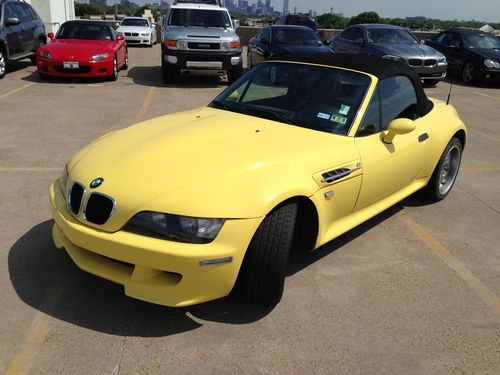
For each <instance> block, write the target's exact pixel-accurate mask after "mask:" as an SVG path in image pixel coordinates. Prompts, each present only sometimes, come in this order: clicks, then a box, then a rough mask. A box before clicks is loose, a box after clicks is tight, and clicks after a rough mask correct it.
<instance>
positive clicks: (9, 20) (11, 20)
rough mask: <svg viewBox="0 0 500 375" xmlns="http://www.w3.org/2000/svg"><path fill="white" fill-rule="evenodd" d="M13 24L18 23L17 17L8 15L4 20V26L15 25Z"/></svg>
mask: <svg viewBox="0 0 500 375" xmlns="http://www.w3.org/2000/svg"><path fill="white" fill-rule="evenodd" d="M15 25H19V18H16V17H9V18H7V21H5V26H15Z"/></svg>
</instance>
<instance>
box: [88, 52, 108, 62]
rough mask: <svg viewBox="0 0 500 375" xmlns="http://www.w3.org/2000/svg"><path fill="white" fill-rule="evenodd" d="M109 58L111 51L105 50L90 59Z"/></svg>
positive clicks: (100, 59)
mask: <svg viewBox="0 0 500 375" xmlns="http://www.w3.org/2000/svg"><path fill="white" fill-rule="evenodd" d="M108 58H109V53H107V52H103V53H100V54H98V55H94V56H92V57H91V58H90V61H102V60H107V59H108Z"/></svg>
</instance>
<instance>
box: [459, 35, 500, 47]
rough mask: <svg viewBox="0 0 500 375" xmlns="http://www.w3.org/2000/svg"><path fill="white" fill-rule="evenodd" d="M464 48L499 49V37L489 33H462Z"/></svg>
mask: <svg viewBox="0 0 500 375" xmlns="http://www.w3.org/2000/svg"><path fill="white" fill-rule="evenodd" d="M463 37H464V44H465V48H480V49H491V48H499V49H500V39H498V38H496V37H494V36H489V35H463Z"/></svg>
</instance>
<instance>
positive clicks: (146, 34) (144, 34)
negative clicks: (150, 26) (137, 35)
mask: <svg viewBox="0 0 500 375" xmlns="http://www.w3.org/2000/svg"><path fill="white" fill-rule="evenodd" d="M149 34H150V33H141V36H149Z"/></svg>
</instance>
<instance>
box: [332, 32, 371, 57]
mask: <svg viewBox="0 0 500 375" xmlns="http://www.w3.org/2000/svg"><path fill="white" fill-rule="evenodd" d="M364 40H365V37H364V32H363V29H362V28H361V27H358V26H353V27H349V28H347V29H346V30H344V31H343V32H341V33H340V34H339V35H338V37H337V38H335V39H334V42H333V46H332V48H333V50H334V51H335V52H337V53H352V54H359V53H363V47H364V45H365V42H364Z"/></svg>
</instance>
